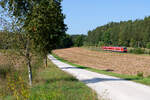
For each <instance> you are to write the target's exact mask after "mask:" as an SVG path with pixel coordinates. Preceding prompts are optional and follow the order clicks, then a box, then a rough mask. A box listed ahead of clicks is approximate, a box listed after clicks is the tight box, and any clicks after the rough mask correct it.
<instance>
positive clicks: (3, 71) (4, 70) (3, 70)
mask: <svg viewBox="0 0 150 100" xmlns="http://www.w3.org/2000/svg"><path fill="white" fill-rule="evenodd" d="M11 71H12V69H11V66H10V65H0V76H1V77H2V78H6V76H7V74H8V73H10V72H11Z"/></svg>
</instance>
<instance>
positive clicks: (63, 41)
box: [57, 34, 73, 48]
mask: <svg viewBox="0 0 150 100" xmlns="http://www.w3.org/2000/svg"><path fill="white" fill-rule="evenodd" d="M71 46H73V41H72V38H71V36H70V35H68V34H66V35H65V36H63V37H61V38H60V43H59V45H58V46H57V48H69V47H71Z"/></svg>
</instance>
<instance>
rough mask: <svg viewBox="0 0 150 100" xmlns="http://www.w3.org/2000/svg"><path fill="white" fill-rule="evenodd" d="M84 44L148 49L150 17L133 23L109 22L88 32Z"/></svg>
mask: <svg viewBox="0 0 150 100" xmlns="http://www.w3.org/2000/svg"><path fill="white" fill-rule="evenodd" d="M84 44H85V45H94V46H99V45H112V46H126V47H144V48H145V47H148V48H149V44H150V17H145V18H144V19H140V20H135V21H132V20H129V21H121V22H111V23H108V24H106V25H104V26H100V27H97V28H96V29H94V30H90V31H88V36H87V39H86V41H85V42H84Z"/></svg>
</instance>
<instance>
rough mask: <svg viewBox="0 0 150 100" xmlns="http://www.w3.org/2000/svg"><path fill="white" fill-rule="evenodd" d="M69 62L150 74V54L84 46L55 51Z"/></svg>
mask: <svg viewBox="0 0 150 100" xmlns="http://www.w3.org/2000/svg"><path fill="white" fill-rule="evenodd" d="M53 52H54V53H55V54H56V55H58V56H59V57H61V58H63V59H65V60H68V61H69V62H72V63H75V64H79V65H82V66H87V67H92V68H96V69H100V70H111V71H112V72H115V73H119V74H129V75H137V73H138V72H143V73H144V76H148V75H150V56H149V55H136V54H127V53H116V52H98V51H91V50H87V49H84V48H67V49H58V50H54V51H53Z"/></svg>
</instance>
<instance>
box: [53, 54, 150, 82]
mask: <svg viewBox="0 0 150 100" xmlns="http://www.w3.org/2000/svg"><path fill="white" fill-rule="evenodd" d="M52 55H53V56H54V57H55V58H56V59H58V60H60V61H62V62H65V63H67V64H70V65H72V66H75V67H78V68H81V69H86V70H89V71H93V72H97V73H100V74H105V75H110V76H115V77H119V78H123V79H125V80H131V81H134V82H138V83H142V84H145V85H150V77H140V76H133V75H126V74H117V73H113V72H109V71H105V70H99V69H94V68H90V67H85V66H81V65H77V64H73V63H71V62H69V61H67V60H65V59H63V58H60V57H59V56H57V55H56V54H54V53H53V54H52Z"/></svg>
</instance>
